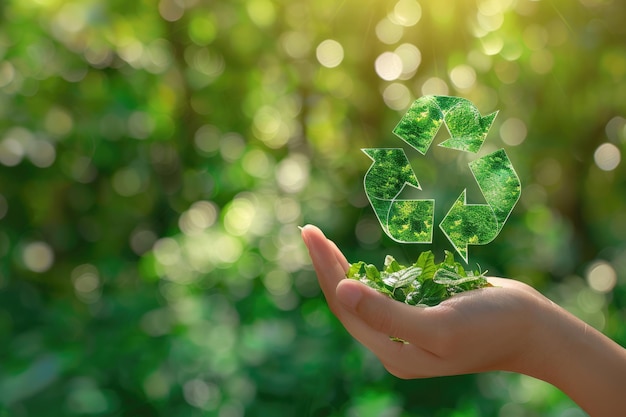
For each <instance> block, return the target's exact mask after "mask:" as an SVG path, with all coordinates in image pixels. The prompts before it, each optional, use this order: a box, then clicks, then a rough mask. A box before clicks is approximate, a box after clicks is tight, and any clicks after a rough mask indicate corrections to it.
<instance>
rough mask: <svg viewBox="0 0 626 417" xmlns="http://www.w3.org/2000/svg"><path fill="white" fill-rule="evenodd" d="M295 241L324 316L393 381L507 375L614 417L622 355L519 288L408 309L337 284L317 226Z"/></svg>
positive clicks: (338, 272) (625, 369)
mask: <svg viewBox="0 0 626 417" xmlns="http://www.w3.org/2000/svg"><path fill="white" fill-rule="evenodd" d="M302 237H303V240H304V242H305V244H306V245H307V247H308V249H309V253H310V256H311V259H312V261H313V266H314V267H315V270H316V272H317V276H318V280H319V283H320V286H321V288H322V291H323V292H324V295H325V296H326V300H327V302H328V305H329V307H330V309H331V310H332V311H333V313H334V314H335V315H336V316H337V317H338V318H339V320H340V321H341V322H342V324H343V325H344V326H345V328H346V329H347V330H348V332H350V334H351V335H352V336H353V337H354V338H356V339H357V340H359V341H360V342H361V343H362V344H363V345H365V346H366V347H367V348H369V349H370V350H371V351H372V352H373V353H374V354H375V355H376V356H377V357H378V358H379V359H380V361H381V362H382V363H383V365H384V366H385V368H386V369H387V370H388V371H389V372H390V373H392V374H393V375H395V376H397V377H400V378H424V377H432V376H443V375H454V374H464V373H476V372H483V371H492V370H507V371H514V372H519V373H524V374H527V375H531V376H534V377H537V378H540V379H543V380H545V381H548V382H550V383H552V384H554V385H556V386H557V387H559V388H561V389H562V390H563V391H565V392H566V393H567V394H568V395H570V396H571V397H572V398H573V399H574V401H577V402H578V403H579V404H580V405H581V406H582V407H583V408H585V409H586V410H587V411H588V412H590V414H591V415H592V416H605V415H606V416H612V415H619V413H621V412H623V409H624V406H625V405H626V404H625V402H626V401H625V400H624V396H623V393H621V390H622V389H623V387H624V386H626V351H625V350H624V349H623V348H621V347H620V346H619V345H617V344H616V343H614V342H613V341H611V340H610V339H608V338H607V337H605V336H604V335H602V334H601V333H599V332H597V331H596V330H594V329H592V328H590V327H589V326H587V325H586V324H585V323H583V322H582V321H580V320H578V319H577V318H576V317H574V316H572V315H571V314H569V313H567V312H566V311H565V310H563V309H562V308H560V307H559V306H557V305H556V304H554V303H552V302H551V301H549V300H548V299H547V298H545V297H544V296H542V295H541V294H540V293H539V292H537V291H535V290H534V289H532V288H531V287H529V286H528V285H525V284H523V283H521V282H518V281H514V280H509V279H504V278H488V281H489V282H490V283H491V284H493V285H494V287H487V288H483V289H479V290H472V291H468V292H465V293H461V294H457V295H454V296H453V297H451V298H449V299H447V300H445V301H444V302H442V303H441V304H439V305H437V306H434V307H415V306H410V305H407V304H403V303H400V302H398V301H395V300H392V299H390V298H388V297H386V296H385V295H383V294H380V293H378V292H377V291H375V290H373V289H371V288H369V287H367V286H366V285H364V284H361V283H360V282H358V281H355V280H348V279H344V278H345V274H346V271H347V269H348V261H347V260H346V258H345V257H344V256H343V254H342V253H341V251H340V250H339V249H338V248H337V246H336V245H335V244H334V243H333V242H331V241H330V240H328V239H326V237H325V236H324V234H323V233H322V232H321V231H320V230H319V229H318V228H316V227H314V226H305V227H304V228H303V230H302ZM389 336H395V337H398V338H401V339H403V340H405V341H407V342H408V343H407V344H404V343H401V342H396V341H392V340H390V338H389ZM592 381H593V382H592ZM592 411H593V413H592Z"/></svg>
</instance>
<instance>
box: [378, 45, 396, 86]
mask: <svg viewBox="0 0 626 417" xmlns="http://www.w3.org/2000/svg"><path fill="white" fill-rule="evenodd" d="M374 67H375V69H376V74H378V76H379V77H380V78H382V79H383V80H385V81H393V80H397V79H398V78H400V75H401V74H402V59H401V58H400V57H399V56H398V55H397V54H396V53H394V52H383V53H382V54H380V55H379V56H378V58H376V62H375V63H374Z"/></svg>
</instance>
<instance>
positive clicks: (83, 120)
mask: <svg viewBox="0 0 626 417" xmlns="http://www.w3.org/2000/svg"><path fill="white" fill-rule="evenodd" d="M625 8H626V4H625V3H624V2H621V1H618V0H579V1H578V2H573V3H572V2H568V1H561V0H542V1H530V0H505V1H495V0H477V1H476V2H459V1H454V0H443V1H439V2H436V3H428V2H418V1H416V0H399V1H396V0H379V1H369V2H365V3H363V2H357V1H355V0H346V1H343V2H335V1H329V0H322V1H320V0H317V1H306V0H291V1H286V0H233V1H223V0H160V1H159V2H121V1H107V2H105V1H98V0H74V1H62V0H22V1H12V0H8V1H4V2H2V3H0V338H1V339H0V340H3V341H4V343H3V344H2V346H1V347H0V415H7V416H9V415H10V416H18V417H19V416H58V415H118V416H122V415H129V416H130V415H133V416H134V415H155V416H160V415H162V416H170V415H176V416H195V415H215V416H220V417H236V416H243V415H246V416H257V415H258V416H267V415H294V416H295V415H298V416H300V415H311V416H343V415H351V416H366V415H377V416H380V415H384V416H409V415H411V416H422V415H424V416H441V417H447V416H498V415H500V416H501V415H519V416H534V415H543V416H561V415H563V416H564V415H567V416H574V415H583V414H582V413H580V412H578V411H576V410H577V409H576V407H575V406H574V405H573V404H572V403H571V401H569V400H568V399H567V398H564V396H563V395H562V394H560V393H559V392H558V391H556V390H555V389H553V388H551V387H549V386H547V385H545V384H543V383H542V382H540V381H535V380H532V379H530V378H526V377H520V376H515V375H506V374H500V373H493V374H487V375H480V376H461V377H453V378H441V379H435V380H423V381H421V380H420V381H399V380H396V379H394V378H393V377H390V376H388V375H387V374H386V373H385V372H384V370H383V369H382V367H381V366H380V365H379V364H378V362H377V361H376V360H375V358H373V357H372V356H371V355H370V354H369V353H368V352H366V351H364V350H363V349H362V348H361V347H359V346H358V345H357V344H356V342H354V341H352V339H351V338H350V337H349V336H348V335H347V334H346V333H345V332H344V331H343V330H342V328H341V327H340V326H339V325H338V324H337V322H336V321H335V320H334V318H333V317H332V316H331V314H330V313H329V312H328V310H327V309H326V307H325V303H324V300H323V299H322V298H321V296H320V293H319V289H318V288H317V284H316V281H315V277H314V275H313V273H312V271H311V268H310V266H309V261H308V258H307V255H306V252H305V250H304V248H303V245H302V244H301V242H300V239H299V233H298V229H297V228H296V226H297V225H299V224H303V223H305V222H312V223H316V224H318V225H320V226H321V227H322V228H323V229H325V230H326V231H327V232H328V234H329V235H330V236H331V237H332V238H333V239H335V240H336V241H337V242H338V243H339V244H340V246H341V247H342V249H344V250H345V252H346V253H347V254H348V256H349V257H350V259H354V260H356V259H365V260H368V261H371V262H376V263H378V264H380V263H382V259H383V258H384V255H385V254H386V253H391V254H393V255H394V256H396V257H397V258H398V259H400V260H402V261H405V260H410V259H414V258H415V256H416V254H417V251H420V250H422V248H424V249H427V248H429V249H430V248H431V247H426V246H423V245H420V246H406V245H398V244H396V243H394V242H392V241H390V240H389V239H388V238H386V237H384V236H383V234H382V233H381V230H380V226H379V225H378V222H377V220H376V218H375V216H374V213H373V211H372V210H371V208H370V207H369V205H368V202H367V198H366V197H365V194H364V192H363V189H362V178H363V175H364V173H365V171H366V170H367V168H368V164H369V162H370V161H369V159H368V158H367V157H365V156H364V155H363V154H362V153H361V152H360V150H359V149H360V148H362V147H384V146H387V145H390V146H400V142H399V141H398V140H397V138H395V137H394V136H393V135H392V134H391V129H392V128H393V126H394V125H395V124H396V123H397V122H398V121H399V119H400V117H401V116H402V114H403V113H404V112H405V111H406V109H407V108H408V106H409V105H410V103H411V102H412V100H414V99H415V98H417V97H420V96H422V95H426V94H449V95H456V96H461V97H465V98H467V99H470V100H471V101H472V102H473V103H474V104H476V106H477V107H478V108H479V109H480V111H481V112H482V113H483V114H487V113H489V112H492V111H495V110H499V111H500V112H499V114H498V117H497V118H496V121H495V124H494V126H493V128H492V129H491V132H490V134H489V135H488V136H487V141H486V145H485V147H486V148H488V149H486V151H488V150H490V149H491V150H493V149H497V148H501V147H504V148H506V149H507V152H508V154H509V155H510V157H511V159H512V161H513V164H514V166H515V167H516V169H517V171H518V173H519V174H520V177H521V180H522V186H523V190H522V200H521V202H520V204H519V205H518V206H517V208H516V210H515V211H514V213H513V214H512V216H511V218H510V220H509V223H507V226H506V227H505V228H504V229H503V232H502V233H501V234H500V235H499V237H498V238H497V239H496V240H495V241H494V242H493V243H491V244H490V245H487V246H484V247H471V248H470V261H471V262H472V263H474V262H476V263H480V264H481V266H482V267H483V268H488V269H490V271H491V272H492V273H494V274H500V275H505V276H510V277H513V278H517V279H520V280H524V281H526V282H529V283H531V284H532V285H534V286H535V287H537V288H538V289H540V290H541V291H544V292H546V293H547V294H549V295H550V296H551V297H552V298H553V299H554V300H555V301H557V302H559V303H561V304H563V305H564V306H566V307H567V308H568V309H570V310H571V311H573V312H574V313H575V314H576V315H578V316H579V317H581V318H583V319H584V320H586V321H587V322H589V323H590V324H591V325H593V326H595V327H597V328H599V329H601V330H602V331H604V332H605V333H607V334H608V335H609V336H611V337H613V338H615V339H616V340H617V341H618V342H620V343H621V344H623V345H624V344H626V326H625V325H624V322H625V320H626V278H625V277H626V261H624V260H625V259H626V256H624V255H625V254H626V245H625V243H624V239H623V236H625V235H626V215H625V214H624V210H622V208H623V207H624V203H625V201H624V196H625V195H626V182H625V181H624V178H625V176H624V164H621V153H622V152H623V151H624V147H625V146H626V102H625V101H624V99H623V97H626V83H624V78H625V75H626V47H625V46H624V39H626V27H625V26H624V25H623V24H622V20H623V16H625V15H626V10H625ZM441 134H442V135H443V133H441ZM441 139H443V137H442V138H441ZM412 156H415V154H412ZM429 156H430V158H429V159H428V163H426V164H422V165H420V163H421V162H420V161H418V160H416V161H415V166H416V168H417V169H418V170H419V174H418V177H419V179H420V182H421V183H422V185H423V188H424V189H425V191H427V190H429V191H428V192H431V193H433V195H436V198H437V201H454V199H455V198H456V197H457V196H458V195H459V192H460V190H459V187H461V188H462V187H465V186H468V185H467V184H459V183H458V182H459V181H458V179H459V178H465V176H464V175H465V174H461V175H456V174H454V173H452V172H451V171H454V170H455V168H457V169H458V170H459V171H460V172H463V171H462V170H463V169H464V167H465V166H466V162H467V161H466V160H465V159H464V158H463V157H458V154H455V155H454V156H453V157H452V156H450V154H448V153H445V152H437V151H436V150H432V154H430V155H429ZM444 168H445V169H447V171H446V172H449V173H450V174H449V175H448V174H447V175H441V173H442V169H444ZM428 187H432V188H430V189H429V188H428ZM434 188H436V189H434ZM470 196H471V190H470ZM436 215H437V213H436ZM439 221H440V220H439V219H436V223H437V224H438V223H439ZM446 242H447V241H446V240H445V239H444V238H443V237H442V236H437V235H435V241H434V244H433V245H432V249H433V250H434V251H435V252H436V253H441V254H443V249H450V248H449V246H447V245H448V244H447V243H446Z"/></svg>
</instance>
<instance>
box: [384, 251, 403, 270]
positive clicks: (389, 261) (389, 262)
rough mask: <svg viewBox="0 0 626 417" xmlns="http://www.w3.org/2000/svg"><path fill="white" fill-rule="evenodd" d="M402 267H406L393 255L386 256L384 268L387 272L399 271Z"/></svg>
mask: <svg viewBox="0 0 626 417" xmlns="http://www.w3.org/2000/svg"><path fill="white" fill-rule="evenodd" d="M402 269H404V267H403V266H402V265H400V264H399V263H398V261H396V260H395V258H394V257H393V256H391V255H387V256H385V268H384V269H383V270H384V271H385V272H398V271H400V270H402Z"/></svg>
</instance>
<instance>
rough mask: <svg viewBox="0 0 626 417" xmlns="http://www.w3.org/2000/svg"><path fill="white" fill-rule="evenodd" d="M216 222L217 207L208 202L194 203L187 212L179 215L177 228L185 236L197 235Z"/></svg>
mask: <svg viewBox="0 0 626 417" xmlns="http://www.w3.org/2000/svg"><path fill="white" fill-rule="evenodd" d="M216 220H217V206H216V205H215V204H214V203H212V202H210V201H196V202H195V203H193V204H192V205H191V207H190V208H189V210H187V211H185V212H184V213H183V214H181V216H180V218H179V219H178V227H180V230H181V231H182V232H183V233H185V234H186V235H190V236H193V235H198V234H200V233H202V232H204V231H205V230H206V229H208V228H209V227H211V226H213V224H215V222H216Z"/></svg>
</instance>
